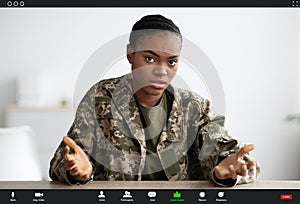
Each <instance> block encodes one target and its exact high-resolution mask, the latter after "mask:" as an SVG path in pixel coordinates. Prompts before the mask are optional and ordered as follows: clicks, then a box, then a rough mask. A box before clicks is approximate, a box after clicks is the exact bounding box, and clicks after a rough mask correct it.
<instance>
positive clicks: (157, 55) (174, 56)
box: [144, 50, 179, 59]
mask: <svg viewBox="0 0 300 204" xmlns="http://www.w3.org/2000/svg"><path fill="white" fill-rule="evenodd" d="M144 52H148V53H150V54H152V55H154V56H156V57H160V56H159V54H157V53H156V52H153V51H152V50H144ZM177 57H179V55H173V56H170V57H168V59H174V58H177Z"/></svg>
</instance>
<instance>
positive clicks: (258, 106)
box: [0, 8, 300, 179]
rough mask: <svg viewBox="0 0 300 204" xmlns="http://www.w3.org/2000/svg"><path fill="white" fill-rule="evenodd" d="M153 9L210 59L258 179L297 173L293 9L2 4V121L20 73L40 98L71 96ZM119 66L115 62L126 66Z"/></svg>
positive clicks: (299, 143)
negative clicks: (85, 73) (33, 76)
mask: <svg viewBox="0 0 300 204" xmlns="http://www.w3.org/2000/svg"><path fill="white" fill-rule="evenodd" d="M152 13H161V14H163V15H165V16H167V17H169V18H171V19H173V20H174V21H175V23H176V24H178V26H179V27H180V29H181V31H182V33H183V35H184V36H185V37H186V38H187V39H189V40H191V41H193V42H194V43H195V44H197V45H198V46H199V47H200V48H201V49H202V50H203V51H204V52H205V53H206V54H207V56H208V57H209V58H210V60H211V61H212V63H213V64H214V65H215V68H216V70H217V71H218V73H219V76H220V78H221V81H222V83H223V87H224V91H225V97H226V115H227V122H226V126H227V127H228V129H229V132H230V133H231V134H232V135H233V136H234V137H237V138H239V139H242V140H243V141H245V142H247V143H254V144H256V146H257V148H256V149H255V150H254V151H253V153H252V155H253V156H255V158H256V159H257V160H259V162H260V164H261V166H262V172H261V179H299V178H300V159H299V155H300V150H299V149H300V148H299V147H300V140H299V138H300V137H299V129H300V127H299V126H297V125H296V124H289V123H286V122H285V121H284V118H285V117H286V115H287V114H289V113H295V112H297V111H298V112H300V110H299V109H300V106H299V105H298V104H300V94H299V90H300V82H299V78H300V61H299V59H300V57H299V49H300V42H299V40H300V39H299V36H300V35H299V33H300V32H299V26H300V11H299V10H296V9H271V8H270V9H268V8H267V9H263V8H259V9H255V8H252V9H246V8H235V9H233V8H198V9H180V8H176V9H166V8H163V9H142V8H137V9H92V8H88V9H61V8H60V9H22V10H21V9H1V10H0V45H1V46H0V58H1V59H0V67H1V68H0V126H4V108H5V107H6V105H8V104H10V103H14V102H15V100H16V99H15V84H14V80H15V78H16V77H17V76H18V75H20V74H22V73H26V72H30V73H36V72H37V73H39V74H40V75H41V76H42V77H41V79H43V80H42V82H41V88H42V91H43V93H42V94H41V98H42V99H41V103H42V104H57V103H58V102H59V100H61V98H63V97H66V98H67V99H69V100H70V101H72V96H73V91H74V87H75V84H76V79H77V77H78V75H79V73H80V71H81V68H82V67H83V65H84V63H85V62H86V60H87V59H88V58H89V57H90V56H91V55H92V54H93V52H94V51H95V50H97V49H98V48H99V47H100V46H101V45H103V43H105V42H108V41H109V40H111V39H113V38H115V37H118V36H120V35H122V34H126V33H128V32H130V29H131V27H132V25H133V23H134V22H135V21H137V20H138V19H139V18H140V17H142V16H143V15H145V14H152ZM297 32H298V33H297ZM124 46H125V45H124ZM124 51H125V47H124ZM125 66H126V64H125V63H124V67H120V69H128V70H129V67H125ZM127 66H128V65H127ZM103 69H105V68H104V67H101V64H99V72H101V70H103ZM116 75H119V74H118V73H116ZM95 81H97V80H95ZM95 81H91V82H89V83H90V84H93V83H94V82H95ZM192 86H194V87H197V86H198V84H197V82H195V81H193V84H192ZM297 94H298V96H297Z"/></svg>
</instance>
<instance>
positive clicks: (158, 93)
mask: <svg viewBox="0 0 300 204" xmlns="http://www.w3.org/2000/svg"><path fill="white" fill-rule="evenodd" d="M145 92H146V93H147V94H149V95H151V96H161V95H162V94H163V92H164V89H155V88H152V87H147V89H146V90H145Z"/></svg>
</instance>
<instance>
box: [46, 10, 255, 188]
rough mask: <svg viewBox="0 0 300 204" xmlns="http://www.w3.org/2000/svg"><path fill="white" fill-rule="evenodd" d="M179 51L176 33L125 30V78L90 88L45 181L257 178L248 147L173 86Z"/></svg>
mask: <svg viewBox="0 0 300 204" xmlns="http://www.w3.org/2000/svg"><path fill="white" fill-rule="evenodd" d="M181 47H182V36H181V33H180V30H179V28H178V27H177V26H176V25H175V24H174V23H173V22H172V21H171V20H170V19H167V18H165V17H163V16H161V15H148V16H145V17H143V18H142V19H140V20H139V21H138V22H136V23H135V24H134V26H133V28H132V31H131V34H130V39H129V44H128V47H127V59H128V61H129V63H130V64H131V69H132V72H131V73H129V74H127V75H124V76H121V77H118V78H113V79H106V80H102V81H100V82H98V83H96V84H95V85H94V86H93V87H91V89H90V90H89V91H88V92H87V93H86V95H85V96H84V98H83V99H82V101H81V103H80V104H79V106H78V109H77V112H76V117H75V120H74V122H73V124H72V126H71V128H70V130H69V132H68V134H67V136H66V137H64V139H63V142H61V144H60V145H59V147H58V148H57V150H56V152H55V155H54V157H53V159H52V160H51V163H50V170H49V173H50V177H51V178H52V179H53V180H59V181H62V182H66V183H69V184H76V183H81V184H84V183H86V182H87V181H89V180H91V179H93V180H209V179H211V180H212V181H213V182H215V183H216V184H219V185H222V186H233V185H235V184H238V183H239V184H241V183H249V182H252V181H254V180H256V179H257V177H258V174H259V166H258V164H257V162H256V161H254V160H253V159H251V158H250V156H249V153H248V152H249V151H251V150H253V149H254V146H253V145H244V144H243V143H242V142H239V141H237V140H236V139H234V138H232V137H231V136H230V135H228V133H227V131H226V129H225V128H224V116H221V115H218V114H214V113H213V112H212V110H211V108H210V102H209V101H208V100H206V99H203V98H202V97H200V96H199V95H197V94H195V93H193V92H191V91H188V90H184V89H180V88H176V87H173V86H172V85H171V84H170V82H171V81H172V79H173V77H174V76H175V74H176V72H177V69H178V63H179V56H180V51H181Z"/></svg>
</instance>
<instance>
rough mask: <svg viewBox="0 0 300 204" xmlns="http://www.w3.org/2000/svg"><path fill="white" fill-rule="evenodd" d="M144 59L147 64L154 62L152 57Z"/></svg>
mask: <svg viewBox="0 0 300 204" xmlns="http://www.w3.org/2000/svg"><path fill="white" fill-rule="evenodd" d="M145 59H146V61H147V62H154V59H153V57H149V56H146V57H145Z"/></svg>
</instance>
